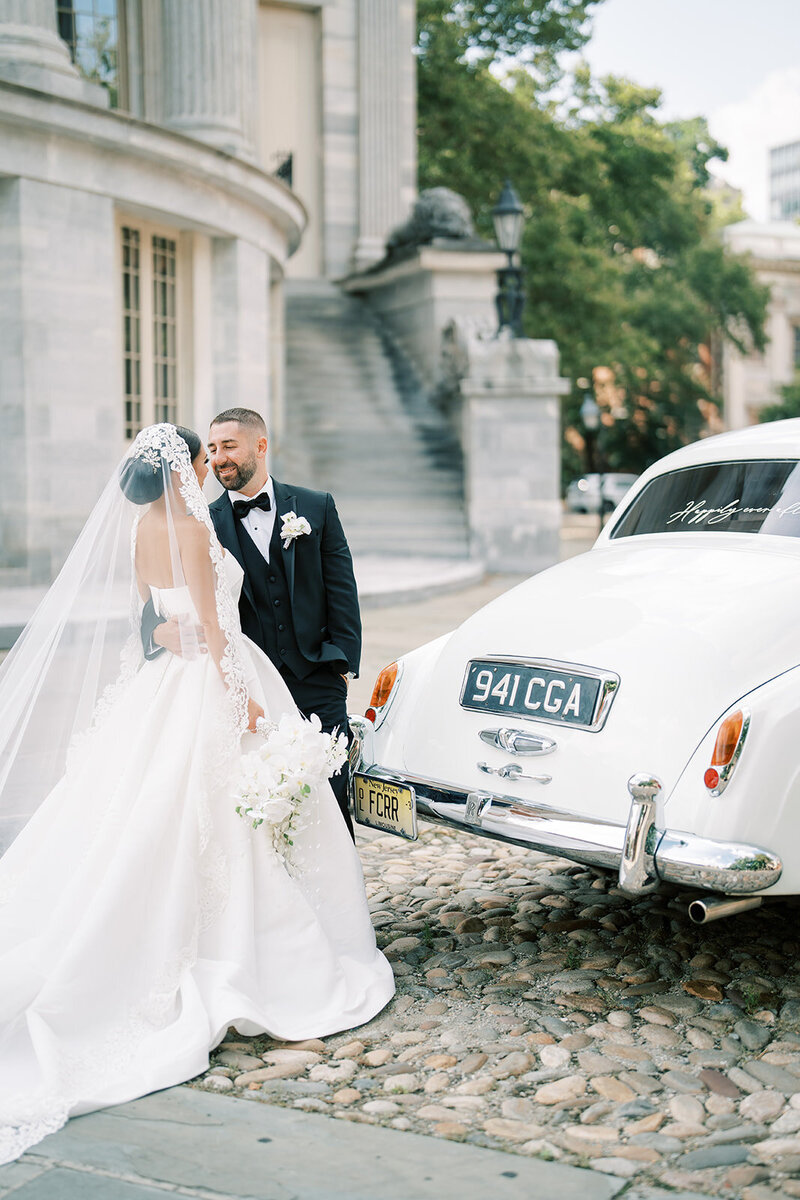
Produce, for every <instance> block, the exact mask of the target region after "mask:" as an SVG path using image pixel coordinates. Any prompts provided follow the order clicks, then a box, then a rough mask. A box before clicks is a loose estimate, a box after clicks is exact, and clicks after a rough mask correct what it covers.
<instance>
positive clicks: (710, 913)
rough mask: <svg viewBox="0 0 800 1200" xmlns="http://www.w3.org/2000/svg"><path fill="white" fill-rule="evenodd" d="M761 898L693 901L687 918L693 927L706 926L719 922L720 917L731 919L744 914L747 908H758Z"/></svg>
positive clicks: (727, 897) (721, 897) (743, 897)
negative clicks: (735, 915) (736, 914)
mask: <svg viewBox="0 0 800 1200" xmlns="http://www.w3.org/2000/svg"><path fill="white" fill-rule="evenodd" d="M763 901H764V897H763V896H742V897H741V899H737V898H736V897H735V896H720V897H718V898H716V899H715V898H714V897H709V899H708V900H693V901H692V902H691V904H690V905H689V918H690V920H692V921H694V923H695V925H707V924H708V922H709V921H719V920H720V919H721V918H722V917H732V916H733V915H734V914H735V913H740V912H746V911H747V909H748V908H760V907H761V905H762V903H763Z"/></svg>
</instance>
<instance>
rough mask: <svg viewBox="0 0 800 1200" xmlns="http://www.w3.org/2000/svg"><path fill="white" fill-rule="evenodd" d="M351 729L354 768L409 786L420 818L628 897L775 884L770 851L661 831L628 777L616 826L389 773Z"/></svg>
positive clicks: (357, 729) (640, 789) (648, 783)
mask: <svg viewBox="0 0 800 1200" xmlns="http://www.w3.org/2000/svg"><path fill="white" fill-rule="evenodd" d="M365 727H366V728H365ZM351 728H352V730H353V734H354V737H355V741H354V743H353V745H352V746H351V753H350V766H351V770H353V771H359V772H360V773H361V774H364V775H369V776H370V777H372V778H373V779H384V780H386V781H387V783H397V784H406V785H408V786H410V787H412V788H413V789H414V793H415V795H416V808H417V813H418V815H419V816H421V817H422V818H424V819H425V820H428V821H434V822H438V823H439V824H443V825H449V826H451V827H452V828H454V829H463V830H465V831H467V832H470V833H480V834H484V835H485V836H487V837H492V838H497V839H498V840H500V841H504V842H513V843H514V844H515V845H517V846H526V847H528V848H529V849H531V850H542V851H544V852H546V853H550V854H555V855H558V856H559V857H561V858H569V859H571V860H572V861H574V862H579V863H586V864H587V865H588V866H594V867H605V868H608V869H610V870H614V871H617V872H618V873H619V882H620V886H621V887H622V888H623V889H624V890H625V891H627V892H629V893H630V894H631V895H642V894H644V893H646V892H649V891H652V890H653V889H654V888H656V887H658V885H659V883H661V882H666V883H675V884H679V885H681V886H683V887H693V888H703V889H706V890H708V891H712V892H722V893H724V894H726V895H732V896H739V895H747V894H749V893H753V892H760V891H763V890H764V889H765V888H769V887H772V886H773V884H775V883H777V882H778V880H779V879H780V876H781V872H782V870H783V864H782V862H781V860H780V859H779V858H778V857H777V855H775V854H773V853H772V852H771V851H769V850H763V849H761V848H760V847H758V846H747V845H742V844H741V843H736V842H722V841H715V840H713V839H711V838H703V837H698V836H697V835H696V834H693V833H683V832H681V831H677V830H674V829H659V828H658V827H657V824H656V804H655V796H656V794H657V793H658V791H659V789H660V784H659V783H658V781H657V780H654V779H650V778H647V777H645V776H633V778H632V779H631V781H630V783H629V785H628V786H629V791H630V793H631V805H630V815H629V818H628V823H627V825H621V824H619V823H618V822H616V821H605V820H602V819H601V818H592V817H585V816H577V815H576V814H574V813H570V812H565V811H563V810H560V809H556V808H551V807H548V806H547V805H544V804H534V803H531V804H529V803H527V802H524V801H522V800H520V799H518V798H517V797H514V796H507V795H501V794H498V793H497V792H494V791H486V790H482V791H474V792H467V791H463V790H462V789H460V788H457V787H454V786H453V785H452V784H449V783H443V782H441V781H439V780H435V779H425V778H422V777H421V776H417V775H409V774H407V773H405V772H403V773H402V774H401V773H398V772H396V771H390V770H386V769H385V768H383V767H381V766H379V765H377V764H376V763H374V762H371V761H370V758H371V757H372V755H371V745H372V728H371V726H369V725H368V723H367V722H366V721H363V720H362V719H361V718H351Z"/></svg>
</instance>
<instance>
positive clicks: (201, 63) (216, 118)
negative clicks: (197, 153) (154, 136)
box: [159, 0, 257, 158]
mask: <svg viewBox="0 0 800 1200" xmlns="http://www.w3.org/2000/svg"><path fill="white" fill-rule="evenodd" d="M162 13H163V15H162V22H163V25H162V28H163V73H162V77H161V81H160V82H161V104H160V106H159V107H160V108H161V117H160V119H161V120H162V121H163V123H164V124H165V125H169V126H171V127H172V128H173V129H177V130H179V131H180V132H181V133H185V134H187V135H188V136H189V137H192V138H197V139H198V141H201V142H207V143H208V144H209V145H210V146H214V147H215V148H216V149H217V150H225V151H226V152H227V153H228V154H235V155H238V156H239V157H242V158H252V157H253V156H254V144H253V120H254V113H255V110H256V103H257V101H256V88H255V44H256V36H257V31H256V5H255V4H254V3H253V0H191V2H187V0H163V7H162Z"/></svg>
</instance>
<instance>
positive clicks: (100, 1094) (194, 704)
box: [0, 555, 394, 1162]
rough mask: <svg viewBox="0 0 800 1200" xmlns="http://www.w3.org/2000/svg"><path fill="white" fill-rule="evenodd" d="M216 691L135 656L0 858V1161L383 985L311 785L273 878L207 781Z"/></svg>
mask: <svg viewBox="0 0 800 1200" xmlns="http://www.w3.org/2000/svg"><path fill="white" fill-rule="evenodd" d="M224 566H225V574H226V575H227V576H228V578H229V581H230V585H231V588H232V589H233V591H234V595H235V594H238V588H240V587H241V583H242V573H241V568H240V567H239V565H238V563H237V562H236V561H235V559H233V558H232V557H231V556H230V555H226V557H225V564H224ZM152 593H153V599H154V603H155V605H156V607H157V609H158V610H159V611H160V612H161V613H162V614H163V615H164V616H165V617H166V616H172V615H176V614H178V613H188V614H189V615H192V602H191V598H190V596H189V590H188V588H186V587H182V588H173V589H168V590H166V591H161V592H159V591H157V590H156V589H152ZM243 650H244V655H243V657H244V659H245V668H246V671H247V673H248V675H249V678H248V690H249V692H250V694H251V695H252V696H253V698H254V699H256V700H258V701H259V703H261V704H262V705H263V707H264V709H265V712H266V714H267V717H268V718H269V717H272V718H277V717H279V716H280V715H281V714H282V713H284V712H287V711H291V710H292V709H293V702H292V700H291V697H290V695H289V692H288V690H287V688H286V687H285V685H284V683H283V680H282V679H281V677H280V675H279V673H278V672H277V671H276V669H275V667H274V666H273V665H272V663H271V662H270V661H269V660H268V659H267V658H266V657H265V656H264V655H263V654H262V653H261V651H260V650H258V648H257V647H255V646H254V645H253V644H252V643H250V642H247V641H246V640H244V639H243ZM223 690H224V688H223V683H222V680H221V678H220V675H219V673H218V671H217V669H216V667H215V665H214V663H213V662H212V659H211V655H208V654H206V655H202V656H201V657H199V658H197V659H195V660H194V661H186V660H185V659H183V658H179V657H177V656H173V655H170V654H168V653H164V654H162V655H160V656H159V657H158V658H156V659H154V660H153V661H151V662H147V663H145V664H144V665H143V666H141V667H140V669H139V670H138V671H137V673H136V674H135V676H134V678H133V679H132V680H131V681H130V682H129V684H128V686H127V687H126V689H125V690H124V691H123V692H122V693H121V694H120V696H119V697H118V698H117V699H116V700H114V699H113V698H112V700H111V702H110V706H109V708H108V711H107V712H106V713H105V715H104V719H103V720H102V722H100V723H99V724H98V726H97V728H96V729H94V730H93V731H92V732H90V733H89V734H88V735H86V736H85V737H84V739H83V740H82V741H80V742H79V743H78V744H77V745H75V746H74V748H73V749H72V750H71V752H70V755H69V757H68V764H67V770H66V773H65V774H64V775H63V777H62V778H61V780H60V782H59V783H58V784H57V786H56V787H55V789H54V790H53V791H52V792H51V793H50V795H49V796H48V797H47V799H46V800H45V801H44V802H43V803H42V804H41V806H40V807H39V808H38V810H37V811H36V813H35V815H34V816H33V817H32V818H31V820H30V821H29V822H28V824H27V825H26V826H25V828H24V829H23V831H22V833H21V834H20V835H19V836H18V838H17V839H16V841H15V842H14V843H13V845H12V846H11V848H10V849H9V850H8V852H7V853H6V855H5V856H4V857H3V858H2V859H0V1162H7V1161H10V1160H11V1159H13V1158H16V1157H17V1156H18V1155H19V1154H21V1153H22V1152H23V1151H24V1150H25V1149H26V1148H27V1147H28V1146H30V1145H32V1144H34V1143H35V1142H37V1141H39V1140H40V1139H41V1138H42V1137H44V1136H45V1135H46V1134H47V1133H50V1132H52V1131H53V1130H55V1129H58V1128H59V1127H60V1126H61V1125H63V1123H64V1122H65V1121H66V1120H67V1118H68V1117H69V1116H72V1115H75V1114H78V1113H85V1112H89V1111H91V1110H94V1109H97V1108H102V1107H105V1106H107V1105H113V1104H119V1103H122V1102H124V1101H127V1100H130V1099H132V1098H134V1097H137V1096H142V1095H144V1094H145V1093H148V1092H152V1091H156V1090H158V1089H161V1088H165V1087H169V1086H171V1085H173V1084H177V1083H181V1082H183V1081H185V1080H187V1079H191V1078H192V1077H193V1076H196V1075H198V1074H199V1073H200V1072H202V1071H203V1070H205V1069H206V1067H207V1066H208V1062H209V1051H210V1049H212V1048H213V1047H214V1046H215V1045H217V1044H218V1043H219V1042H220V1041H221V1040H222V1038H223V1037H224V1036H225V1032H226V1030H227V1028H228V1027H229V1026H231V1025H232V1026H235V1027H236V1029H237V1030H238V1031H239V1032H240V1033H241V1034H244V1035H253V1034H257V1033H262V1032H266V1033H268V1034H270V1035H272V1036H274V1037H277V1038H281V1039H286V1040H300V1039H303V1038H307V1037H312V1036H313V1037H320V1036H323V1037H324V1036H325V1035H327V1034H332V1033H335V1032H337V1031H341V1030H344V1029H349V1028H351V1027H354V1026H357V1025H360V1024H362V1023H364V1022H366V1021H368V1020H370V1019H371V1018H372V1017H373V1016H374V1015H375V1014H376V1013H377V1012H379V1011H380V1010H381V1009H382V1008H383V1007H384V1005H385V1004H386V1003H387V1002H388V1001H389V999H390V998H391V996H392V994H393V992H394V980H393V977H392V972H391V968H390V967H389V964H388V963H387V961H386V960H385V958H384V957H383V955H382V954H381V953H380V952H379V951H378V950H377V948H376V945H375V937H374V933H373V930H372V926H371V924H370V919H369V913H368V910H367V905H366V901H365V894H364V884H363V877H362V873H361V866H360V863H359V860H358V856H357V854H356V851H355V848H354V846H353V844H352V842H351V840H350V838H349V836H348V833H347V831H346V829H345V825H344V822H343V821H342V818H341V814H340V813H339V811H338V807H337V804H336V801H335V799H334V796H333V793H332V792H331V790H330V787H329V786H328V785H327V784H326V785H325V786H324V787H322V788H319V789H317V791H316V792H315V793H314V794H312V796H311V797H310V798H309V799H308V801H307V802H306V805H305V807H304V816H305V817H306V826H305V828H304V829H303V830H302V831H301V832H300V833H299V835H298V836H297V838H296V843H295V848H294V852H293V857H294V866H293V870H292V874H290V873H289V872H288V871H287V869H286V867H285V866H284V865H283V863H282V862H281V861H280V860H279V859H278V858H277V856H276V855H275V854H274V852H273V851H272V849H271V848H270V842H269V838H268V836H266V834H265V832H264V831H263V830H261V831H259V830H253V829H252V828H251V827H250V826H249V825H248V823H247V822H246V821H244V820H242V819H241V818H240V817H239V816H238V815H237V814H236V812H235V808H234V801H233V800H232V798H231V784H232V783H233V780H231V779H230V778H215V777H214V772H215V770H216V769H217V767H218V764H215V763H214V762H213V761H210V760H209V755H208V754H207V753H206V752H205V750H204V748H206V747H210V746H212V745H213V744H214V733H215V723H216V721H217V720H218V719H219V710H220V697H221V695H222V693H223ZM255 738H256V735H252V734H245V735H244V737H243V739H242V746H243V749H244V750H247V749H248V748H249V747H250V746H252V745H253V744H255ZM209 780H211V784H210V785H209Z"/></svg>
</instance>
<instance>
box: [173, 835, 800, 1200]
mask: <svg viewBox="0 0 800 1200" xmlns="http://www.w3.org/2000/svg"><path fill="white" fill-rule="evenodd" d="M360 851H361V855H362V860H363V863H364V869H365V876H366V880H367V887H368V892H369V897H370V907H371V910H372V913H373V921H374V924H375V928H376V931H377V936H378V940H379V944H380V945H381V946H383V947H384V949H385V951H386V953H387V955H388V957H389V959H390V960H391V962H392V965H393V967H394V971H395V974H396V977H397V989H398V990H397V996H396V997H395V999H394V1001H393V1002H392V1004H391V1005H390V1006H389V1007H388V1008H387V1009H386V1010H385V1011H384V1013H382V1014H380V1016H379V1017H378V1018H376V1019H375V1020H374V1021H372V1022H370V1024H368V1025H366V1026H363V1027H362V1028H360V1029H358V1030H355V1031H354V1032H352V1033H345V1034H340V1035H338V1036H336V1037H331V1038H327V1039H325V1041H324V1042H323V1041H313V1042H306V1043H302V1044H301V1045H296V1046H286V1045H279V1044H277V1043H274V1042H272V1041H270V1040H269V1039H258V1038H257V1039H244V1038H241V1037H238V1036H232V1037H231V1038H230V1040H229V1041H226V1042H225V1043H223V1045H222V1046H221V1047H220V1048H219V1051H218V1052H217V1054H216V1059H215V1063H214V1065H213V1066H212V1067H211V1069H210V1071H209V1072H208V1074H207V1075H206V1076H205V1077H204V1078H202V1079H200V1080H198V1081H197V1082H196V1084H195V1086H197V1087H202V1088H207V1089H210V1090H213V1091H221V1092H222V1091H224V1092H231V1093H232V1094H235V1095H244V1096H247V1097H249V1098H251V1099H254V1100H260V1101H265V1102H267V1103H269V1104H279V1105H285V1106H292V1107H295V1108H301V1109H305V1110H310V1111H314V1112H320V1113H328V1114H330V1115H331V1116H333V1117H337V1118H340V1119H342V1120H347V1121H359V1122H367V1123H370V1124H375V1123H379V1124H383V1125H386V1126H388V1127H393V1128H395V1129H406V1130H413V1131H415V1132H421V1133H429V1134H431V1135H432V1136H434V1137H443V1138H451V1139H456V1140H458V1141H465V1142H470V1143H473V1144H476V1145H480V1146H488V1147H492V1148H502V1149H505V1150H507V1151H509V1152H510V1153H513V1154H522V1155H539V1156H543V1157H545V1158H548V1159H558V1160H560V1161H563V1162H566V1163H570V1164H574V1165H581V1166H589V1167H592V1168H594V1169H596V1170H599V1171H603V1172H608V1173H611V1174H613V1175H617V1176H622V1177H624V1178H630V1179H631V1180H633V1181H635V1183H636V1184H652V1185H661V1186H667V1187H668V1188H673V1189H677V1190H680V1191H691V1192H695V1193H697V1192H700V1193H702V1194H710V1195H720V1196H741V1197H742V1198H743V1200H766V1198H767V1197H771V1198H774V1197H775V1196H776V1195H786V1196H798V1197H800V972H798V969H797V954H798V949H799V948H800V942H798V940H797V934H796V929H797V918H798V905H797V902H795V901H787V902H782V903H780V902H778V903H776V904H775V905H773V906H768V907H767V908H765V909H761V910H759V911H758V912H756V913H745V914H743V915H741V916H740V917H737V918H732V919H728V920H726V921H722V922H719V923H718V924H714V925H710V926H707V927H704V928H698V927H696V926H693V925H691V924H690V922H689V920H688V917H687V915H686V905H687V894H683V895H681V894H679V893H678V892H677V891H675V890H673V891H671V892H667V893H665V894H663V895H660V894H659V895H657V896H655V897H652V896H651V897H648V898H646V899H643V900H641V901H639V902H632V901H631V900H630V898H628V897H626V896H624V895H623V894H622V893H621V892H620V891H619V890H618V889H617V888H616V886H615V881H614V879H613V878H612V877H611V876H608V875H603V874H601V873H600V872H596V871H594V870H591V869H587V868H583V867H580V866H576V865H575V864H571V863H569V862H566V861H564V860H563V859H552V858H546V857H545V856H544V855H541V854H535V853H532V852H528V851H524V850H522V849H519V848H517V847H510V846H503V845H500V844H498V843H493V842H489V841H486V840H485V839H479V838H476V837H473V836H471V835H460V834H455V833H452V832H450V831H449V830H444V831H442V830H438V829H435V828H433V827H431V826H426V827H425V828H424V832H423V834H422V836H421V838H420V840H419V842H418V843H416V844H413V845H412V844H409V843H402V842H400V841H399V840H398V839H395V838H392V837H388V836H385V837H384V836H382V837H379V838H376V839H374V840H371V841H369V842H365V843H362V844H361V845H360Z"/></svg>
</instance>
